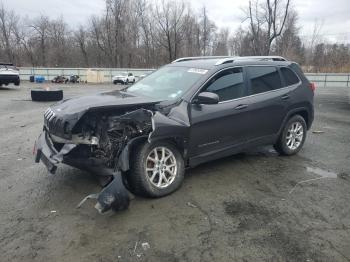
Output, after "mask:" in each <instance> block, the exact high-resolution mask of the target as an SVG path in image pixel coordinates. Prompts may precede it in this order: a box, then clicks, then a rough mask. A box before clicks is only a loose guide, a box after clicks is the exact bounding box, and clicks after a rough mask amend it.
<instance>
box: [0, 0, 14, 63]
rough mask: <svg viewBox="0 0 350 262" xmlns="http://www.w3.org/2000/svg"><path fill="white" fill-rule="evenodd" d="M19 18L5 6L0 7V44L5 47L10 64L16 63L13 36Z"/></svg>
mask: <svg viewBox="0 0 350 262" xmlns="http://www.w3.org/2000/svg"><path fill="white" fill-rule="evenodd" d="M17 19H18V18H17V17H16V15H15V13H14V12H13V11H6V9H5V7H4V5H3V4H2V3H1V5H0V34H1V39H2V40H0V44H1V45H2V46H3V48H4V50H5V53H6V55H7V58H8V60H9V62H12V63H13V62H14V60H15V56H14V53H13V48H12V47H13V45H12V44H13V43H12V35H13V30H14V27H15V26H16V21H17Z"/></svg>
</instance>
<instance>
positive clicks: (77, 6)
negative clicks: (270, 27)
mask: <svg viewBox="0 0 350 262" xmlns="http://www.w3.org/2000/svg"><path fill="white" fill-rule="evenodd" d="M1 1H3V3H4V5H5V6H6V7H7V8H8V9H13V10H15V11H16V13H17V14H20V15H21V16H23V17H25V16H28V17H29V18H31V17H35V16H38V15H40V14H44V15H48V16H50V17H51V18H54V17H59V16H60V15H62V16H63V17H64V19H65V21H66V22H67V23H68V24H70V26H71V27H72V28H74V27H76V26H78V25H80V24H84V23H86V21H87V19H88V18H89V17H90V16H91V15H98V14H101V13H103V9H104V0H0V2H1ZM185 1H186V0H185ZM187 1H188V2H189V3H190V4H191V6H192V7H193V9H194V10H199V9H200V8H201V6H203V5H205V6H206V7H207V10H208V14H209V16H210V18H211V19H212V20H214V21H215V23H216V24H217V25H218V26H225V27H229V28H230V29H231V30H232V31H233V30H236V29H237V28H238V27H239V26H240V24H241V22H242V18H243V13H242V11H241V8H242V7H245V6H247V4H248V1H249V0H187ZM292 2H293V6H294V8H295V9H296V10H297V12H298V14H299V26H300V29H301V34H302V35H303V36H304V37H305V38H307V37H309V36H310V34H312V28H313V26H314V24H315V21H318V23H322V24H323V26H322V34H323V36H324V38H325V39H328V40H329V41H331V42H335V41H337V42H347V43H349V42H350V0H292Z"/></svg>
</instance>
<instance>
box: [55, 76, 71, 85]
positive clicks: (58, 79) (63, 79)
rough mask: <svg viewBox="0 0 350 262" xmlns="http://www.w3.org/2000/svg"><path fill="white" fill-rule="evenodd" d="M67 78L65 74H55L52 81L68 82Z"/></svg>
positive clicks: (57, 82) (58, 82)
mask: <svg viewBox="0 0 350 262" xmlns="http://www.w3.org/2000/svg"><path fill="white" fill-rule="evenodd" d="M66 81H67V78H66V77H65V76H55V77H54V78H53V79H52V80H51V82H52V83H56V84H63V83H66Z"/></svg>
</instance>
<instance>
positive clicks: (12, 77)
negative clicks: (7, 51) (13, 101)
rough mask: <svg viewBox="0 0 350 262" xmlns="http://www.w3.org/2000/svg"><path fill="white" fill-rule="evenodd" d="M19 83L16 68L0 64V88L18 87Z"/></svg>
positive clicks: (11, 65)
mask: <svg viewBox="0 0 350 262" xmlns="http://www.w3.org/2000/svg"><path fill="white" fill-rule="evenodd" d="M20 82H21V81H20V78H19V70H18V69H17V67H15V66H14V65H13V64H9V63H0V86H2V85H6V86H7V85H8V84H14V85H15V86H19V84H20Z"/></svg>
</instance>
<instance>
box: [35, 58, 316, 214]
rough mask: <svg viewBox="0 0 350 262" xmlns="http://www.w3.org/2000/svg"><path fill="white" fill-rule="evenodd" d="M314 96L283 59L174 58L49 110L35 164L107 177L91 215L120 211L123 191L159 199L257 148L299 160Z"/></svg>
mask: <svg viewBox="0 0 350 262" xmlns="http://www.w3.org/2000/svg"><path fill="white" fill-rule="evenodd" d="M123 77H124V78H123V79H125V80H122V81H123V82H127V81H128V80H127V77H128V76H123ZM313 98H314V85H312V83H310V82H309V81H308V80H307V78H306V77H305V76H304V74H303V72H302V71H301V69H300V67H299V65H298V64H296V63H294V62H291V61H287V60H286V59H284V58H282V57H225V58H222V57H220V58H218V57H190V58H182V59H178V60H176V61H174V62H173V63H171V64H169V65H166V66H164V67H162V68H161V69H159V70H157V71H155V72H154V73H152V74H151V75H149V76H148V77H146V78H144V79H142V80H140V81H138V82H137V83H136V84H134V85H132V86H130V87H128V88H126V89H124V90H123V91H117V90H115V91H111V92H107V93H102V94H97V95H90V96H84V97H80V98H74V99H68V100H65V101H64V102H61V103H58V104H56V105H54V106H52V107H50V108H49V109H48V110H47V111H46V112H45V115H44V128H43V132H42V134H41V135H40V137H39V139H38V140H37V142H36V147H35V149H36V162H39V161H40V160H41V161H42V162H43V163H44V164H45V165H46V167H47V168H48V170H49V171H50V172H52V173H54V172H55V171H56V168H57V165H58V164H60V163H65V164H68V165H71V166H75V167H78V168H81V169H85V170H88V171H91V172H97V174H99V175H105V176H106V175H110V176H111V177H113V180H112V182H111V183H110V184H108V186H107V187H105V188H104V189H103V191H102V192H101V193H100V194H99V195H98V196H97V201H98V205H97V208H98V210H99V211H100V212H104V211H106V210H108V209H109V208H111V207H112V208H114V209H116V210H119V209H125V208H126V207H127V206H128V203H129V198H128V194H127V192H126V190H125V188H123V183H125V185H126V187H127V188H128V189H129V190H131V191H132V192H134V193H135V194H138V195H143V196H148V197H162V196H165V195H168V194H170V193H172V192H174V191H175V190H176V189H178V188H179V187H180V186H181V184H182V181H183V179H184V173H185V168H187V167H194V166H196V165H199V164H201V163H204V162H207V161H211V160H215V159H218V158H221V157H225V156H229V155H232V154H235V153H239V152H242V151H244V150H247V149H250V148H252V147H257V146H263V145H273V146H274V147H275V149H276V151H277V152H279V153H280V154H282V155H294V154H296V153H298V152H299V150H300V149H301V148H302V146H303V144H304V142H305V139H306V133H307V131H308V130H309V129H310V127H311V125H312V122H313V119H314V108H313ZM122 178H123V179H122Z"/></svg>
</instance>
